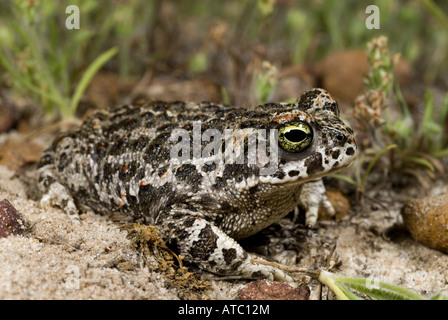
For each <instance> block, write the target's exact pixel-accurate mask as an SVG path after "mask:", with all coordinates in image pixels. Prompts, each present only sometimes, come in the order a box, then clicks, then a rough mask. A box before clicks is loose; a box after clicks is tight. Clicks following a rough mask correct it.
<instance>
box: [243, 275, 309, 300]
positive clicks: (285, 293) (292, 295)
mask: <svg viewBox="0 0 448 320" xmlns="http://www.w3.org/2000/svg"><path fill="white" fill-rule="evenodd" d="M309 297H310V288H309V287H308V286H302V287H299V288H294V287H292V286H290V285H289V284H287V283H283V282H276V281H269V280H256V281H252V282H250V283H249V284H247V285H246V286H244V287H243V288H241V289H240V290H239V292H238V299H239V300H308V298H309Z"/></svg>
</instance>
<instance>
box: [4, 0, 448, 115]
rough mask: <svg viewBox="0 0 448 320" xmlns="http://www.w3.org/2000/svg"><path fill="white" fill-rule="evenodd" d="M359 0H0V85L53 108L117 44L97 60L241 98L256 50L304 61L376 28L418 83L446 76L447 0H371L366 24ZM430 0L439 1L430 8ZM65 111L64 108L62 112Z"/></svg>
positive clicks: (285, 60) (362, 42) (278, 61)
mask: <svg viewBox="0 0 448 320" xmlns="http://www.w3.org/2000/svg"><path fill="white" fill-rule="evenodd" d="M70 4H76V5H77V6H78V7H79V8H80V19H81V20H80V21H81V23H80V26H81V27H80V29H79V30H68V29H66V27H65V20H66V18H67V17H68V14H66V13H65V9H66V7H67V6H68V5H70ZM368 4H369V3H366V2H365V1H358V0H344V1H340V0H320V1H292V0H277V1H275V0H228V1H221V2H217V1H211V0H204V1H192V0H182V1H179V0H178V1H175V0H171V1H167V0H165V1H162V0H149V1H139V0H115V1H108V2H104V1H97V0H83V1H67V0H64V1H43V0H11V1H2V2H1V3H0V19H1V20H0V43H1V44H2V45H1V57H2V62H3V63H2V64H0V68H1V69H0V70H1V71H2V75H1V81H2V83H3V86H8V87H13V88H14V89H18V90H22V89H26V90H28V92H29V93H30V94H32V95H34V96H35V97H37V98H39V99H40V102H39V103H40V104H43V106H44V107H45V109H46V110H47V112H50V113H51V112H57V111H58V110H59V111H60V110H61V108H62V109H63V107H62V106H61V105H63V104H69V103H70V102H69V100H70V98H71V97H72V95H73V94H74V91H75V90H76V85H77V83H78V82H79V81H80V79H81V78H82V76H83V73H84V72H85V71H86V69H87V68H88V66H89V65H90V64H91V63H92V62H93V61H94V60H95V59H96V58H97V57H98V56H100V55H101V54H103V53H105V52H107V50H110V49H111V48H114V47H116V48H118V54H117V55H116V56H115V57H113V58H112V59H110V60H109V61H108V63H107V65H106V67H105V69H104V70H108V71H111V72H114V73H117V74H119V76H120V77H121V79H124V78H131V79H141V78H142V77H144V76H145V74H146V75H147V73H148V71H150V72H151V77H154V76H156V75H158V74H163V75H168V74H169V75H173V76H176V77H183V78H187V77H190V78H191V77H196V76H198V75H207V77H208V78H209V79H211V80H213V81H214V82H215V83H217V84H218V85H219V86H220V88H221V92H222V93H224V94H225V97H224V98H225V99H228V100H229V101H227V102H230V103H245V102H247V101H244V100H245V99H244V98H242V96H244V93H240V92H237V91H238V90H240V89H241V88H243V89H244V90H246V89H247V87H245V86H244V83H245V82H247V76H248V74H250V73H251V72H250V71H251V70H248V69H249V68H250V67H251V63H252V64H253V63H254V61H255V60H256V59H257V58H259V59H260V60H266V61H269V62H271V63H272V64H273V65H275V67H276V68H278V69H282V68H284V67H285V66H293V65H307V64H309V65H311V64H314V63H316V61H319V60H320V59H323V58H324V57H326V56H327V55H328V54H330V53H332V52H336V51H340V50H349V49H361V50H364V49H365V47H366V44H367V42H368V41H370V40H371V39H373V38H375V37H378V36H379V35H386V36H387V37H388V44H389V49H390V50H391V52H395V53H400V54H401V55H402V56H403V57H404V58H405V59H406V61H408V62H410V63H411V64H412V65H413V68H415V72H416V74H418V80H419V81H422V82H423V83H424V84H425V85H428V86H429V85H431V84H433V83H434V82H436V81H438V80H439V79H440V78H441V77H444V76H445V77H446V70H447V66H448V59H447V57H446V53H447V52H448V37H447V34H448V32H447V29H446V23H447V22H446V21H445V26H444V24H443V19H444V17H445V18H446V15H445V14H444V13H446V12H448V2H447V1H427V0H421V1H419V0H414V1H409V0H397V1H389V0H379V1H375V2H374V4H375V5H377V6H378V7H379V9H380V14H381V15H380V24H381V28H380V29H379V30H367V29H366V27H365V20H366V18H367V16H368V14H366V12H365V10H366V7H367V5H368ZM431 4H433V5H434V4H436V5H437V6H438V9H437V8H436V9H435V11H434V10H431V8H434V6H431ZM444 15H445V16H444ZM229 59H230V60H232V61H231V63H229V62H228V60H229ZM252 67H253V66H252ZM19 78H20V79H21V80H20V81H18V79H19ZM244 90H242V91H244ZM245 94H246V95H247V93H245ZM55 96H57V98H56V99H54V97H55ZM52 97H53V99H52ZM73 111H74V110H69V111H68V112H63V114H64V115H65V116H70V115H71V114H73Z"/></svg>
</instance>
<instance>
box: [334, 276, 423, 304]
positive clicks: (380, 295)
mask: <svg viewBox="0 0 448 320" xmlns="http://www.w3.org/2000/svg"><path fill="white" fill-rule="evenodd" d="M327 276H328V277H330V278H331V279H332V280H333V281H334V282H336V283H342V284H344V285H345V286H348V287H349V288H352V289H354V290H356V291H359V292H361V293H364V294H366V295H368V296H370V297H372V298H375V299H380V300H391V299H393V300H424V299H425V298H424V297H422V296H421V295H419V294H417V293H415V292H413V291H410V290H407V289H404V288H402V287H399V286H396V285H393V284H389V283H385V282H381V281H372V280H370V279H368V278H356V277H353V278H352V277H345V276H339V275H336V274H329V275H328V274H327Z"/></svg>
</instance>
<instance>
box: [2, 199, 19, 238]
mask: <svg viewBox="0 0 448 320" xmlns="http://www.w3.org/2000/svg"><path fill="white" fill-rule="evenodd" d="M24 229H25V224H24V221H23V219H22V217H21V215H20V213H19V212H17V210H16V208H14V207H13V205H12V204H11V203H10V202H9V201H8V200H6V199H5V200H3V201H0V238H6V237H8V236H10V235H11V234H14V235H19V234H22V233H23V230H24Z"/></svg>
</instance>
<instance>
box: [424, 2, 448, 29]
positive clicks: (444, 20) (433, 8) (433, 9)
mask: <svg viewBox="0 0 448 320" xmlns="http://www.w3.org/2000/svg"><path fill="white" fill-rule="evenodd" d="M420 2H421V3H422V4H423V6H424V7H425V8H426V10H428V11H429V12H430V13H431V14H432V15H433V16H434V17H435V18H436V19H437V20H438V21H439V22H440V24H441V25H442V26H443V27H444V28H445V29H447V30H448V17H447V16H446V15H445V14H444V13H443V10H442V9H440V7H439V6H438V5H437V4H436V3H434V1H432V0H420Z"/></svg>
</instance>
